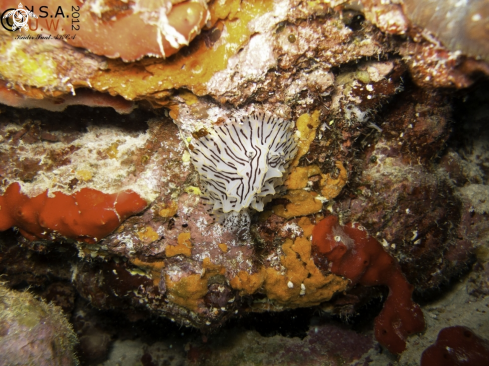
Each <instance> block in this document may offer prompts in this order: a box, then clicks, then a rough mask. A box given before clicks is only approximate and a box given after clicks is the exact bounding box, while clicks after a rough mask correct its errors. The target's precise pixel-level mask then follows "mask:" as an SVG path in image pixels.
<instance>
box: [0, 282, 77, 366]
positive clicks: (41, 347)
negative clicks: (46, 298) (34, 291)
mask: <svg viewBox="0 0 489 366" xmlns="http://www.w3.org/2000/svg"><path fill="white" fill-rule="evenodd" d="M76 343H77V338H76V336H75V333H74V332H73V329H72V328H71V325H70V324H69V323H68V321H67V320H66V318H65V317H64V316H63V314H62V312H61V308H59V307H56V306H53V305H48V304H46V303H44V302H41V301H39V300H37V299H35V298H34V297H33V296H32V295H31V294H29V293H20V292H16V291H10V290H8V289H7V288H5V287H4V285H3V284H0V350H1V351H2V359H1V363H2V364H3V365H46V366H47V365H60V366H61V365H78V359H77V358H76V356H75V354H74V346H75V344H76Z"/></svg>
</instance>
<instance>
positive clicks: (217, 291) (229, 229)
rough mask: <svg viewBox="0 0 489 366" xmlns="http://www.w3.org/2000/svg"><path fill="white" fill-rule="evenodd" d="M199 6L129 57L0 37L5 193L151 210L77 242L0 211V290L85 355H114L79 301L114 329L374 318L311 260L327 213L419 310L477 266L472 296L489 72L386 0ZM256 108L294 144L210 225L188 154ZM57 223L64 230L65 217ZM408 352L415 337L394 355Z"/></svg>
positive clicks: (482, 274)
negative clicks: (276, 173)
mask: <svg viewBox="0 0 489 366" xmlns="http://www.w3.org/2000/svg"><path fill="white" fill-rule="evenodd" d="M161 3H162V4H163V3H164V4H166V5H168V6H169V4H170V2H168V1H162V2H161ZM171 3H172V4H174V5H175V7H176V6H177V3H179V4H182V6H186V5H188V6H190V5H189V4H192V2H189V1H181V2H176V1H173V2H171ZM193 3H195V2H193ZM197 3H198V4H200V5H202V6H204V5H205V7H207V8H208V12H209V19H208V21H207V22H206V23H205V24H202V25H201V26H202V30H201V33H200V34H199V35H196V37H195V39H194V40H193V41H192V42H190V44H189V45H188V46H186V47H183V48H182V49H181V50H180V51H179V52H177V53H175V54H174V55H173V56H171V57H168V58H159V57H152V56H151V57H143V58H141V59H139V57H134V58H138V59H139V60H137V61H134V62H124V61H123V60H121V59H117V58H106V57H104V56H98V55H95V54H92V53H90V52H86V51H85V50H84V49H82V48H74V47H72V46H71V45H70V44H69V43H67V42H64V41H61V40H55V39H51V40H17V39H14V34H11V33H8V32H7V31H5V32H3V29H2V32H1V35H0V49H1V50H2V52H0V78H1V79H2V82H1V85H0V102H1V103H2V104H5V106H3V105H2V106H0V112H1V113H0V195H2V196H3V197H5V192H7V189H8V187H10V186H11V185H12V184H19V186H20V187H21V192H22V193H23V194H24V195H26V196H27V197H30V198H33V197H36V196H38V195H40V194H41V193H44V192H46V193H45V194H46V195H47V196H48V197H53V196H56V195H60V194H65V195H69V196H72V195H74V194H76V193H77V192H81V191H82V190H83V189H91V190H96V191H97V192H100V193H101V194H103V195H111V194H117V193H118V192H122V191H128V190H130V191H132V192H135V193H136V194H137V196H138V199H140V200H143V201H144V202H145V203H146V208H145V209H144V210H142V211H139V210H134V211H133V213H135V215H133V216H131V217H128V218H127V219H125V220H124V219H123V218H121V217H120V216H118V215H119V212H118V210H117V208H115V212H114V207H115V206H109V207H108V208H109V209H110V210H112V211H111V212H112V213H113V214H115V215H116V216H118V219H119V221H118V222H117V224H116V225H115V226H117V225H118V223H119V222H120V225H119V226H118V227H117V228H115V230H114V228H111V230H108V231H107V232H106V233H105V232H104V234H103V235H91V237H90V239H91V240H89V242H88V243H87V242H86V241H87V240H85V241H84V240H82V238H81V237H80V236H76V235H75V236H73V235H68V234H66V231H63V230H61V229H60V228H58V227H56V226H54V227H51V226H48V225H47V223H46V221H45V220H43V218H42V217H40V216H39V215H38V214H35V213H36V212H37V211H35V210H34V211H32V212H34V214H32V212H31V211H30V213H31V214H32V215H31V216H33V217H34V219H35V220H34V219H33V220H34V221H35V222H36V223H37V224H38V226H39V227H41V228H44V229H45V231H46V233H45V234H43V232H41V233H40V234H39V235H37V238H34V237H32V236H29V235H22V233H24V234H26V232H29V230H26V229H25V228H23V227H22V225H24V224H25V225H27V224H31V223H32V220H31V221H29V220H27V219H25V217H26V212H24V211H22V210H18V209H16V208H17V205H15V204H13V205H12V207H8V208H7V211H8V212H9V217H12V216H15V215H17V216H18V217H20V218H22V220H21V219H18V220H17V221H15V222H14V224H15V225H17V226H18V229H20V230H21V231H20V232H19V231H17V230H16V229H14V230H8V231H5V232H3V233H0V240H1V246H0V270H1V272H2V273H4V274H6V275H7V276H6V281H8V283H9V286H12V287H15V288H17V289H22V288H25V287H26V286H33V288H34V290H35V291H36V293H37V294H38V295H39V296H43V297H44V298H46V299H49V300H52V301H55V302H56V303H58V304H59V305H61V306H63V309H65V311H66V312H67V314H70V315H73V314H75V313H76V314H77V315H76V317H74V320H73V324H74V325H75V327H76V330H77V332H78V333H79V335H80V339H81V340H83V342H81V344H80V352H81V354H84V355H85V356H84V357H87V360H88V359H89V358H90V354H93V358H92V359H90V362H100V360H102V359H104V358H105V357H107V354H108V349H109V346H110V343H111V342H112V340H113V337H114V335H115V334H117V330H116V329H117V327H116V326H111V327H105V325H106V324H104V326H102V325H101V321H100V319H101V316H100V314H95V315H94V313H92V312H91V311H88V309H89V307H90V306H92V307H95V308H98V309H103V310H104V311H108V313H110V314H114V312H116V311H119V312H120V314H123V315H121V316H122V317H125V318H127V319H128V322H127V323H124V324H123V325H121V328H122V327H130V325H128V324H131V323H130V321H132V322H136V321H138V320H141V321H142V319H146V320H147V319H148V317H150V316H154V317H161V316H163V317H165V318H168V319H171V320H172V321H174V322H176V323H177V324H183V325H192V326H194V327H197V328H199V329H200V330H201V331H202V332H204V334H210V333H212V332H213V331H216V330H217V329H218V328H219V327H221V326H223V325H224V324H225V323H226V322H227V321H229V320H232V319H236V318H239V317H242V316H243V317H245V319H246V316H249V315H247V314H250V313H255V312H266V311H284V310H290V309H296V308H302V307H317V309H321V311H322V312H325V313H327V314H328V315H331V316H339V317H343V318H351V317H354V316H355V314H357V312H359V311H363V310H362V309H365V308H368V309H370V310H367V315H365V317H366V319H370V320H371V319H373V317H374V316H375V315H376V314H370V313H369V311H371V312H372V313H374V312H375V311H376V310H375V306H373V305H371V306H370V307H367V306H366V304H369V303H372V301H373V302H375V301H376V300H374V299H375V298H378V297H380V296H381V295H382V294H385V293H383V291H384V290H382V289H381V288H369V289H366V288H363V287H361V286H356V287H354V288H351V286H349V285H350V282H349V281H348V280H347V279H345V278H343V277H341V276H336V275H334V274H332V273H330V272H329V271H328V268H327V267H326V268H323V269H322V270H321V269H319V268H318V267H317V266H316V265H315V264H314V261H313V260H312V258H311V235H312V230H313V228H314V226H315V224H316V223H317V222H319V221H320V220H322V219H323V218H324V217H325V216H327V215H330V214H334V215H336V216H338V218H339V219H340V223H341V224H342V225H346V224H348V223H349V222H358V223H359V224H361V225H362V226H363V227H365V228H366V229H367V231H368V233H369V234H370V235H371V236H372V237H374V238H376V239H377V240H378V241H379V242H380V243H381V244H383V246H384V249H385V250H386V251H387V252H389V254H390V255H391V256H393V257H395V258H396V259H397V261H398V262H399V264H400V267H401V269H402V271H403V272H404V274H405V276H406V278H407V280H408V281H409V282H410V283H411V284H412V285H414V286H415V292H414V294H415V296H421V299H423V298H424V299H425V300H426V301H427V299H431V298H432V297H433V296H435V295H434V294H435V293H437V291H442V290H440V288H441V289H444V288H445V287H444V286H447V285H448V284H449V283H450V281H451V280H452V279H453V278H456V277H457V276H458V275H460V273H463V272H464V271H467V270H470V269H471V268H472V267H471V266H472V264H474V263H475V264H474V267H473V269H474V270H473V271H472V272H471V274H470V281H469V284H470V286H469V287H470V296H472V297H474V298H477V299H478V300H477V301H481V302H484V301H485V300H484V299H486V296H487V294H488V292H489V291H488V289H487V288H488V285H487V284H488V283H489V280H488V270H487V268H488V260H487V258H488V256H487V252H488V250H487V243H488V239H487V232H488V227H489V226H488V225H489V224H488V222H489V221H488V219H487V215H488V211H489V208H488V206H487V202H489V201H488V200H486V198H485V197H486V196H488V195H489V191H488V189H487V184H488V175H487V171H488V170H487V159H488V156H487V146H488V143H487V138H488V136H487V127H486V126H487V121H488V119H487V118H488V117H487V116H488V115H489V113H488V111H487V110H486V109H487V108H486V107H485V106H486V105H487V100H489V98H488V97H487V93H486V92H485V89H484V85H487V81H486V82H485V83H486V84H484V81H478V79H483V78H484V77H486V76H487V74H489V71H488V70H489V68H488V65H487V63H485V62H484V61H482V60H480V59H476V58H473V57H470V56H471V55H472V54H465V55H464V54H463V53H460V52H455V51H454V50H453V49H452V48H445V46H444V44H443V43H439V42H437V40H436V38H434V37H435V36H436V32H435V36H433V35H432V34H429V33H427V32H426V29H423V28H421V26H422V24H421V25H420V24H418V25H417V26H415V25H414V24H413V23H411V22H410V20H412V18H411V13H410V12H411V11H410V10H409V9H408V8H406V7H403V6H402V4H399V3H398V2H397V1H391V2H390V1H382V2H381V1H367V0H366V1H362V2H361V4H356V3H355V4H353V3H347V2H344V1H335V2H326V1H307V2H305V1H304V2H303V1H295V0H290V1H287V0H277V1H243V2H240V1H237V0H228V1H211V2H208V3H207V2H203V1H200V2H197ZM197 3H196V4H197ZM96 4H99V5H100V4H102V5H103V4H105V5H107V4H108V2H89V5H92V6H91V10H90V12H91V13H94V12H95V13H97V14H95V15H97V18H100V19H98V20H96V21H101V22H103V23H104V24H105V25H107V22H110V20H108V19H106V18H110V16H112V15H117V16H120V17H122V16H123V15H124V14H125V12H126V11H129V10H128V9H127V7H128V6H129V7H130V6H132V5H133V4H132V3H124V2H122V3H121V2H117V1H116V2H114V4H112V5H117V6H116V8H117V11H118V13H117V14H115V13H114V14H112V13H110V11H109V12H108V11H107V9H105V8H100V9H98V8H96V7H94V6H95V5H96ZM128 4H129V5H128ZM185 4H186V5H185ZM155 6H156V5H155ZM406 9H408V10H406ZM167 10H169V9H167ZM49 11H53V9H50V10H49ZM98 13H100V14H98ZM167 14H171V12H168V13H167ZM53 15H54V13H53ZM88 15H90V14H88V13H86V14H84V17H87V16H88ZM104 17H105V18H104ZM70 19H71V18H70ZM84 19H85V21H88V20H86V19H87V18H84ZM109 24H110V23H109ZM201 26H199V29H200V27H201ZM38 32H39V31H38ZM16 34H17V33H16ZM23 34H24V33H23ZM441 41H442V42H443V39H441ZM77 45H81V44H77ZM87 47H88V46H87ZM447 47H450V46H449V45H448V44H447ZM89 49H91V48H90V47H89ZM175 50H176V49H175ZM93 52H94V53H100V54H103V52H96V51H93ZM108 56H111V57H112V56H115V54H110V55H108ZM159 56H161V54H160V55H159ZM127 59H129V58H127ZM130 59H133V58H132V57H131V58H130ZM11 65H16V67H12V66H11ZM484 75H486V76H484ZM468 87H470V88H469V89H462V88H468ZM94 106H98V107H97V108H94ZM102 107H111V108H102ZM42 108H43V109H42ZM117 112H119V113H117ZM251 113H266V114H267V115H273V116H276V117H279V118H282V119H284V120H288V121H291V125H292V126H293V128H294V136H293V138H294V140H295V143H296V144H297V150H298V152H297V155H296V156H295V158H294V159H293V160H291V162H290V169H289V171H290V172H289V174H288V176H287V177H286V178H287V179H286V181H285V182H284V185H283V187H282V189H281V191H282V192H281V193H280V194H278V195H276V196H275V197H274V199H273V200H272V201H271V202H269V203H268V204H267V205H266V206H265V207H264V210H263V211H261V212H258V211H255V210H251V209H250V211H249V212H248V213H244V212H241V213H235V214H233V215H229V216H227V217H225V218H224V219H223V220H216V219H215V217H214V216H213V215H211V213H210V212H209V207H208V206H206V205H204V202H203V200H202V199H201V197H200V193H201V189H202V188H203V187H202V185H201V182H200V179H199V174H198V173H197V171H196V169H195V168H194V166H193V165H192V162H191V154H190V152H189V149H191V148H192V146H193V145H192V141H193V142H194V143H195V141H196V140H198V139H201V138H204V137H205V134H206V131H208V130H212V129H215V128H216V127H217V126H220V125H223V124H226V123H228V121H229V120H232V119H237V120H240V119H242V118H243V117H246V116H248V115H250V114H251ZM488 199H489V198H488ZM2 202H3V201H2ZM3 206H4V204H3V203H2V207H1V208H0V210H6V208H5V207H3ZM4 212H5V211H4ZM57 214H58V215H59V217H61V218H60V219H59V220H58V221H57V222H63V223H64V222H65V221H70V220H71V221H70V222H74V221H73V220H74V219H73V215H71V214H70V213H69V212H68V211H67V210H64V208H63V207H62V206H61V207H60V208H59V211H58V212H57ZM17 216H16V217H17ZM41 216H42V215H41ZM0 220H5V222H4V221H2V222H0V227H2V228H5V229H6V228H7V227H10V226H12V224H10V223H9V222H7V219H5V218H3V216H1V215H0ZM36 220H37V221H36ZM63 220H64V221H63ZM75 221H76V220H75ZM26 223H27V224H26ZM7 224H8V225H7ZM2 225H3V226H2ZM4 226H5V227H4ZM115 226H114V227H115ZM38 231H39V230H38ZM48 234H49V237H48V236H47V235H48ZM43 235H46V236H43ZM101 236H104V237H103V238H102V237H101ZM39 238H41V239H44V240H33V241H31V240H29V239H39ZM379 310H380V308H379V309H377V312H378V311H379ZM307 321H308V320H307V319H306V320H305V322H306V323H307ZM454 325H456V324H454ZM431 326H433V324H432V323H430V322H428V329H429V327H431ZM109 328H110V329H109ZM429 331H430V332H431V330H429ZM430 334H431V333H430ZM368 335H369V336H371V334H370V333H368ZM82 337H83V339H82ZM309 337H310V338H311V339H312V338H313V335H312V334H310V335H309ZM430 341H433V339H430ZM284 342H285V343H287V342H288V341H284ZM311 342H312V341H311ZM423 342H424V341H423ZM143 343H144V342H143ZM279 343H280V342H279ZM285 343H284V344H285ZM280 344H282V343H280ZM94 345H99V347H97V349H96V350H94V351H93V352H91V351H90V349H91V348H92V347H94ZM199 347H200V346H199ZM311 347H312V348H314V347H316V346H315V345H311ZM366 347H367V346H366ZM368 347H370V346H368ZM412 347H413V345H412V344H411V343H410V342H409V340H408V346H407V350H406V354H409V352H411V351H410V350H411V349H412ZM312 348H311V349H312ZM333 348H334V347H333ZM314 349H316V348H314ZM192 352H193V351H192ZM192 352H191V350H190V348H189V349H188V350H187V353H188V354H193V353H192ZM199 352H200V351H199V350H195V352H194V353H195V354H196V355H197V356H195V357H197V358H198V357H200V356H198V355H202V353H199ZM205 352H207V351H205ZM205 352H204V353H205ZM311 352H313V351H311ZM314 352H315V351H314ZM376 352H377V350H376V349H375V348H371V349H370V353H369V355H372V354H374V353H375V354H376ZM416 352H417V351H416ZM211 353H212V352H211ZM410 355H411V354H410ZM360 356H361V355H358V354H355V356H351V355H350V356H344V358H343V359H344V360H348V361H349V362H350V361H352V360H354V359H357V358H359V357H360ZM377 356H378V354H376V356H375V357H377ZM141 357H143V356H141ZM189 357H190V356H189ZM192 357H193V356H192ZM202 357H204V356H202ZM205 357H207V356H205ZM209 357H210V359H211V358H212V357H213V356H209ZM230 357H231V356H230ZM341 357H343V356H341ZM341 357H340V358H341ZM365 357H369V356H365ZM372 357H373V356H372ZM379 357H381V356H379ZM389 357H390V356H389ZM403 357H408V356H403ZM409 357H411V356H409ZM413 357H414V356H413ZM333 358H334V357H333ZM150 361H151V360H149V361H147V362H150ZM87 362H88V361H87ZM311 362H312V361H311ZM321 362H322V361H321ZM338 362H339V361H338ZM365 362H367V361H365Z"/></svg>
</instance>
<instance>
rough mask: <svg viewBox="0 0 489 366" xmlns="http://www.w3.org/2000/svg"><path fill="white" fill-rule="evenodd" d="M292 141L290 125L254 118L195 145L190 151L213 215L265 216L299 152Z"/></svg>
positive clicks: (217, 129)
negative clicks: (249, 212)
mask: <svg viewBox="0 0 489 366" xmlns="http://www.w3.org/2000/svg"><path fill="white" fill-rule="evenodd" d="M293 135H294V132H293V124H292V123H291V122H290V121H286V120H283V119H281V118H276V117H273V116H271V115H269V114H266V113H254V114H251V115H249V116H247V117H245V118H242V119H240V120H237V119H233V120H230V121H228V122H227V123H224V124H221V125H218V126H215V127H214V129H212V130H207V134H205V135H204V136H201V137H199V138H195V139H193V140H192V141H191V143H190V146H189V147H190V149H189V150H190V155H191V159H192V162H193V164H194V166H195V168H196V169H197V171H198V172H199V174H200V180H201V184H202V198H203V199H204V200H205V201H206V202H207V203H208V204H210V205H212V206H213V207H212V210H213V211H214V212H215V213H228V212H231V211H235V212H239V211H241V210H242V209H244V208H247V207H252V208H254V209H255V210H257V211H263V206H264V205H265V204H266V203H267V202H268V201H270V200H271V198H272V196H273V195H274V194H275V193H276V191H275V189H276V188H278V187H279V186H281V185H282V184H283V181H284V178H285V177H284V176H285V174H286V172H287V169H288V167H289V164H290V161H291V160H292V159H293V158H294V157H295V154H296V152H297V144H296V141H295V139H294V136H293Z"/></svg>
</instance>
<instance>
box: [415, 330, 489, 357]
mask: <svg viewBox="0 0 489 366" xmlns="http://www.w3.org/2000/svg"><path fill="white" fill-rule="evenodd" d="M487 365H489V342H488V341H486V340H484V339H482V338H479V337H478V336H477V335H475V334H474V333H473V332H472V331H471V330H470V329H469V328H466V327H462V326H460V325H457V326H455V327H449V328H444V329H442V330H440V333H438V338H437V339H436V342H435V344H433V345H432V346H430V347H428V348H427V349H425V351H424V352H423V355H422V356H421V366H487Z"/></svg>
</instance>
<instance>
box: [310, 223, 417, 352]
mask: <svg viewBox="0 0 489 366" xmlns="http://www.w3.org/2000/svg"><path fill="white" fill-rule="evenodd" d="M312 245H313V256H314V261H315V263H316V265H318V266H319V267H322V268H323V269H329V270H330V271H331V272H332V273H334V274H337V275H339V276H343V277H346V278H349V279H350V280H351V281H352V284H353V285H355V284H361V285H365V286H377V285H386V286H388V287H389V296H388V297H387V300H386V301H385V303H384V307H383V309H382V311H381V313H380V314H379V316H377V318H376V319H375V337H376V338H377V340H378V341H379V342H380V343H381V344H382V345H383V346H385V347H386V348H387V349H388V350H389V351H390V352H392V353H401V352H403V351H404V350H405V348H406V337H407V336H408V335H410V334H413V333H417V332H421V331H422V330H423V329H424V328H425V322H424V317H423V313H422V311H421V309H420V307H419V306H418V305H417V304H415V303H414V302H413V301H412V300H411V295H412V292H413V286H411V285H410V284H409V283H408V282H407V281H406V279H405V278H404V275H403V274H402V272H401V269H400V267H399V264H398V263H397V261H396V260H395V259H394V258H392V257H391V256H390V255H389V254H388V253H387V252H386V251H385V250H384V249H383V248H382V245H380V243H379V242H378V241H377V240H376V239H374V238H371V237H369V236H368V234H367V232H366V231H365V229H364V228H362V227H361V226H356V227H355V225H354V224H348V225H346V226H343V227H342V226H340V225H339V223H338V219H337V217H336V216H329V217H327V218H325V219H323V220H322V221H320V222H319V223H318V224H317V225H316V226H315V227H314V231H313V234H312ZM325 262H326V263H327V268H324V264H325Z"/></svg>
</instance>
